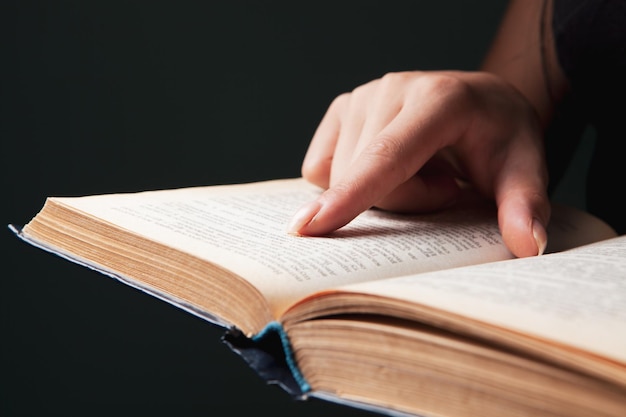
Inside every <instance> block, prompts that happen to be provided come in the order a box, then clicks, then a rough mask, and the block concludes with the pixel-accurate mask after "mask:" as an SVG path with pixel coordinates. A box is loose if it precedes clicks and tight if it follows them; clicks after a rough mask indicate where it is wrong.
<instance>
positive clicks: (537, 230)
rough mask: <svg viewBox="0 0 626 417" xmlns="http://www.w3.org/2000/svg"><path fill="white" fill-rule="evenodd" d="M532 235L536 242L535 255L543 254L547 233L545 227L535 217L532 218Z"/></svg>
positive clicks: (546, 243) (546, 242)
mask: <svg viewBox="0 0 626 417" xmlns="http://www.w3.org/2000/svg"><path fill="white" fill-rule="evenodd" d="M533 237H534V238H535V242H537V251H538V253H537V255H543V253H544V252H545V250H546V246H547V245H548V234H547V233H546V229H545V227H543V225H542V224H541V223H540V222H539V220H537V219H533Z"/></svg>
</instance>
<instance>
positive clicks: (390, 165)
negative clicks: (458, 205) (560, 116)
mask: <svg viewBox="0 0 626 417" xmlns="http://www.w3.org/2000/svg"><path fill="white" fill-rule="evenodd" d="M302 175H303V177H304V178H306V179H307V180H308V181H310V182H312V183H314V184H316V185H319V186H320V187H322V188H325V189H326V191H324V192H323V193H322V194H321V196H320V197H319V198H318V199H317V200H316V201H313V202H310V203H308V204H306V205H305V206H304V207H302V208H301V209H300V210H299V211H298V212H297V213H296V215H295V216H294V218H293V219H292V221H291V223H290V225H289V231H290V232H291V233H295V234H301V235H310V236H319V235H324V234H327V233H330V232H331V231H333V230H335V229H338V228H340V227H342V226H344V225H346V224H347V223H349V222H350V221H351V220H352V219H354V218H355V217H356V216H357V215H358V214H359V213H361V212H362V211H364V210H366V209H368V208H370V207H378V208H381V209H385V210H392V211H400V212H424V211H432V210H437V209H441V208H443V207H445V206H448V205H450V204H453V202H454V199H455V197H456V195H457V193H458V191H459V186H458V180H464V181H468V182H469V183H471V184H472V185H473V186H474V187H475V188H476V189H477V190H478V191H479V192H481V193H483V194H484V195H486V196H488V197H490V198H493V199H494V200H495V202H496V204H497V207H498V222H499V226H500V230H501V233H502V236H503V239H504V242H505V244H506V245H507V246H508V248H509V249H510V250H511V252H512V253H513V254H514V255H516V256H519V257H523V256H533V255H537V254H541V253H543V251H544V249H545V246H546V243H547V235H546V231H545V227H546V225H547V223H548V220H549V216H550V203H549V200H548V196H547V192H546V189H547V182H548V178H547V169H546V166H545V159H544V151H543V143H542V129H541V126H540V123H539V119H538V117H537V114H536V112H535V111H534V109H533V107H532V106H531V105H530V104H529V102H528V101H527V100H526V99H525V98H524V97H523V96H522V95H521V94H520V93H519V92H518V91H517V90H515V89H514V88H513V87H512V86H511V85H509V84H508V83H506V82H504V81H502V80H501V79H500V78H498V77H497V76H495V75H492V74H490V73H486V72H458V71H445V72H443V71H442V72H404V73H390V74H387V75H385V76H384V77H382V78H380V79H377V80H374V81H372V82H369V83H367V84H365V85H362V86H360V87H358V88H356V89H355V90H354V91H352V92H351V93H346V94H343V95H340V96H339V97H337V98H336V99H335V100H334V101H333V103H332V104H331V106H330V107H329V109H328V111H327V113H326V115H325V116H324V117H323V119H322V121H321V123H320V125H319V127H318V129H317V131H316V132H315V134H314V136H313V139H312V141H311V143H310V146H309V149H308V151H307V154H306V156H305V158H304V162H303V165H302Z"/></svg>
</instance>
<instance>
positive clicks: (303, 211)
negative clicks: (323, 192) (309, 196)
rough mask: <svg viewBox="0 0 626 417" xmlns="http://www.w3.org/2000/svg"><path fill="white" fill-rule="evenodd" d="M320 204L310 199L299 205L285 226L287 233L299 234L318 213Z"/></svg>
mask: <svg viewBox="0 0 626 417" xmlns="http://www.w3.org/2000/svg"><path fill="white" fill-rule="evenodd" d="M321 208H322V205H321V204H320V203H319V202H317V201H311V202H310V203H307V204H305V205H304V206H302V207H300V209H298V211H297V212H296V214H295V215H294V216H293V217H292V218H291V221H290V222H289V225H288V226H287V233H289V234H292V235H300V231H301V230H302V228H303V227H305V226H306V225H308V224H309V223H311V220H313V218H314V217H315V215H316V214H317V213H319V211H320V209H321Z"/></svg>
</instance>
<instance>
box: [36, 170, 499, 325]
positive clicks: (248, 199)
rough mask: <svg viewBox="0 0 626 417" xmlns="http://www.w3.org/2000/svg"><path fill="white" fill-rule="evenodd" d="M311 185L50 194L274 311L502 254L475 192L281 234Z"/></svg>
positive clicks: (489, 211)
mask: <svg viewBox="0 0 626 417" xmlns="http://www.w3.org/2000/svg"><path fill="white" fill-rule="evenodd" d="M319 192H320V190H319V189H318V188H317V187H315V186H312V185H310V184H308V183H306V182H305V181H304V180H302V179H300V178H297V179H286V180H275V181H266V182H260V183H252V184H239V185H225V186H208V187H192V188H183V189H175V190H159V191H147V192H139V193H125V194H112V195H99V196H88V197H78V198H75V197H69V198H54V199H52V200H53V201H54V203H55V204H57V205H61V206H63V207H65V208H70V209H71V210H73V211H75V212H78V213H83V214H85V216H84V217H85V219H89V221H88V222H93V221H99V222H104V223H106V224H108V225H113V226H115V227H116V228H120V229H123V230H126V231H130V232H131V233H132V234H134V235H137V236H140V237H141V238H142V239H143V240H145V241H151V242H157V243H159V244H161V245H164V246H167V247H169V248H173V249H175V250H178V251H181V252H184V253H188V254H190V255H192V256H194V257H197V258H199V259H202V260H206V261H209V262H211V263H214V264H216V265H219V267H220V268H224V269H227V270H229V271H232V272H234V273H235V274H237V275H239V276H241V277H243V278H244V279H246V280H247V281H249V282H250V283H252V285H253V286H254V287H256V288H257V289H258V290H259V291H260V292H261V293H262V294H263V295H264V297H265V298H266V299H267V300H268V302H269V304H270V306H271V309H272V315H273V316H274V317H279V316H280V314H281V313H282V312H283V311H284V310H285V309H286V308H287V307H288V306H289V305H290V304H292V303H293V302H294V301H296V300H298V299H300V298H301V297H304V296H306V295H308V294H310V293H312V292H315V291H318V290H321V289H324V288H328V287H331V286H337V285H342V284H348V283H354V282H363V281H370V280H376V279H381V278H387V277H391V276H399V275H405V274H408V273H418V272H425V271H431V270H437V269H444V268H450V267H454V266H461V265H468V264H475V263H482V262H491V261H495V260H499V259H506V258H510V257H511V254H510V253H509V251H508V250H507V249H506V248H505V247H504V245H503V244H502V241H501V238H500V234H499V231H498V227H497V223H496V220H495V212H494V210H493V207H492V206H491V205H490V204H488V203H486V202H483V201H479V200H476V201H472V202H471V203H469V204H467V205H462V206H459V207H457V208H455V209H452V210H449V211H446V212H441V213H436V214H430V215H424V216H403V215H394V214H390V213H386V212H381V211H377V210H370V211H368V212H366V213H364V214H362V215H361V216H359V217H358V218H357V219H356V220H355V221H353V222H352V223H351V224H349V225H348V226H347V227H345V228H343V229H341V230H339V231H337V232H336V233H334V234H332V235H331V236H329V237H323V238H304V237H297V236H292V235H289V234H288V233H287V232H286V225H287V223H288V221H289V219H290V217H291V216H292V215H293V213H294V212H295V211H296V210H297V208H298V207H299V206H300V205H302V204H303V203H305V202H307V201H309V200H311V199H313V198H315V196H316V195H317V194H318V193H319ZM25 232H26V233H28V226H27V227H26V228H25ZM164 256H167V254H164ZM207 275H209V274H207ZM209 279H210V277H209V276H207V280H209Z"/></svg>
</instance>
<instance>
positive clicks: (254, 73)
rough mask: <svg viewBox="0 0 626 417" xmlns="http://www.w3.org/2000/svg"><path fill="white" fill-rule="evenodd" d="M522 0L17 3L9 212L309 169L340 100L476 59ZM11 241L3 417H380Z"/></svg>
mask: <svg viewBox="0 0 626 417" xmlns="http://www.w3.org/2000/svg"><path fill="white" fill-rule="evenodd" d="M505 3H506V2H505V1H495V0H493V1H453V0H443V1H426V0H421V1H358V2H357V1H352V2H348V1H333V2H327V1H315V2H288V1H281V2H277V1H220V2H217V1H207V0H205V1H137V0H130V1H112V0H109V1H101V0H89V1H82V0H81V1H77V0H76V1H52V0H51V1H39V2H37V1H16V0H15V1H4V2H2V4H1V5H0V16H1V17H0V18H1V19H2V22H0V23H1V25H0V30H1V31H2V33H1V35H2V36H1V38H0V42H2V44H1V46H2V49H1V51H0V52H1V58H0V66H1V68H0V71H1V72H0V75H1V83H2V84H1V91H0V97H1V101H0V134H1V137H2V145H3V146H2V158H3V163H2V196H3V197H2V204H1V207H2V216H1V218H0V219H1V220H2V221H3V222H4V223H5V224H9V223H14V224H23V223H25V222H27V221H28V220H30V218H31V217H32V216H33V215H34V214H35V213H36V212H37V210H39V208H40V207H41V206H42V204H43V202H44V199H45V197H46V196H49V195H82V194H95V193H105V192H120V191H137V190H145V189H158V188H170V187H182V186H192V185H208V184H219V183H233V182H242V181H252V180H261V179H269V178H279V177H291V176H297V175H299V169H300V162H301V160H302V157H303V155H304V152H305V150H306V147H307V145H308V142H309V140H310V138H311V135H312V134H313V131H314V129H315V128H316V126H317V124H318V122H319V120H320V119H321V117H322V115H323V114H324V112H325V110H326V108H327V106H328V105H329V104H330V101H331V100H332V99H333V98H334V97H335V96H336V95H338V94H340V93H342V92H345V91H349V90H351V89H353V88H354V87H356V86H357V85H359V84H362V83H364V82H366V81H369V80H371V79H373V78H376V77H379V76H381V75H383V74H384V73H386V72H388V71H397V70H409V69H449V68H456V69H475V68H476V67H477V66H478V65H479V63H480V60H481V58H482V56H483V54H484V52H485V50H486V48H487V46H488V43H489V40H490V39H491V37H492V35H493V33H494V31H495V28H496V24H497V21H498V19H499V17H500V15H501V13H502V12H503V10H504V6H505ZM0 237H1V239H2V256H3V259H2V264H3V272H2V279H1V281H0V282H1V283H2V284H1V285H2V286H1V288H0V290H1V306H2V327H1V329H0V331H1V333H0V337H1V346H2V368H1V370H0V375H1V376H0V378H2V381H1V386H0V413H1V414H2V415H3V416H22V415H23V416H35V415H37V416H57V415H58V416H86V415H89V416H96V415H116V416H135V415H151V416H156V415H177V416H205V415H215V414H216V413H218V412H219V413H224V412H226V411H227V410H230V412H231V413H232V414H234V415H243V414H252V413H257V412H262V413H271V414H272V415H275V416H283V415H284V416H294V415H300V416H304V415H320V414H322V413H323V414H324V415H339V414H340V415H344V416H350V415H365V414H367V413H365V412H364V411H359V410H354V409H350V408H347V407H343V406H339V405H336V404H329V403H324V402H316V401H313V402H304V403H302V402H297V401H294V400H292V399H291V397H289V396H288V395H287V394H286V393H284V392H283V391H282V390H280V389H278V388H276V387H274V386H267V385H265V383H264V382H263V381H262V380H261V379H260V378H259V377H258V376H257V375H256V374H254V373H253V372H252V371H251V370H250V369H249V368H248V367H247V365H245V363H244V362H243V361H242V360H241V359H240V358H238V357H237V356H236V355H234V354H233V353H232V352H230V351H229V350H228V349H227V348H226V346H225V345H223V344H222V343H221V342H220V336H221V334H222V330H221V329H218V328H215V327H213V326H212V325H210V324H208V323H206V322H203V321H201V320H200V319H198V318H196V317H193V316H191V315H189V314H187V313H184V312H182V311H179V310H178V309H176V308H174V307H172V306H170V305H168V304H166V303H164V302H162V301H158V300H156V299H154V298H152V297H149V296H147V295H145V294H143V293H141V292H139V291H136V290H134V289H131V288H129V287H126V286H124V285H122V284H119V283H117V282H115V281H113V280H111V279H109V278H106V277H104V276H102V275H99V274H97V273H95V272H91V271H88V270H86V269H84V268H81V267H78V266H75V265H73V264H71V263H69V262H66V261H64V260H61V259H60V258H57V257H55V256H52V255H48V254H45V253H43V252H41V251H39V250H37V249H34V248H31V247H30V246H28V245H26V244H24V243H22V242H20V241H19V240H18V239H17V238H16V237H15V236H13V235H12V234H11V233H10V231H9V230H8V228H6V229H5V231H4V232H2V233H1V234H0Z"/></svg>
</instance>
